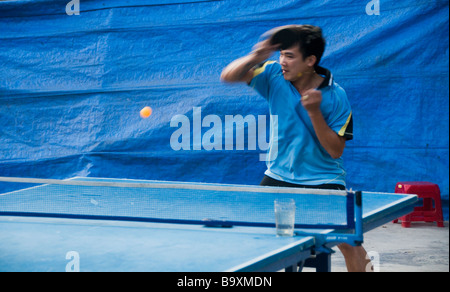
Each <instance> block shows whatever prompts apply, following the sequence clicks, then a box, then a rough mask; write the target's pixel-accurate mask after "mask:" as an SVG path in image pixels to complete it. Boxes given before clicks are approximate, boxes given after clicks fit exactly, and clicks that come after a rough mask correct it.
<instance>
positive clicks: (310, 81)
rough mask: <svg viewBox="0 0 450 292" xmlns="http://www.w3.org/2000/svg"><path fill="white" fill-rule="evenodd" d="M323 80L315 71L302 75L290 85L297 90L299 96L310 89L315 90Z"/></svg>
mask: <svg viewBox="0 0 450 292" xmlns="http://www.w3.org/2000/svg"><path fill="white" fill-rule="evenodd" d="M323 80H324V78H323V77H322V76H320V75H319V74H317V73H316V72H315V71H314V72H311V73H304V74H303V75H302V76H300V77H299V78H298V79H297V80H295V81H292V85H294V87H295V88H296V89H297V91H298V92H299V93H300V95H303V93H304V92H305V91H307V90H310V89H315V88H318V87H319V86H320V84H322V82H323Z"/></svg>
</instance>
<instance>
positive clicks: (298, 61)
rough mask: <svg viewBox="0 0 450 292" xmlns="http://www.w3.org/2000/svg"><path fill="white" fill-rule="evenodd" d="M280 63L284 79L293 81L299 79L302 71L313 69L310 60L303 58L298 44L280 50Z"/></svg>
mask: <svg viewBox="0 0 450 292" xmlns="http://www.w3.org/2000/svg"><path fill="white" fill-rule="evenodd" d="M280 64H281V68H282V70H283V76H284V79H286V80H288V81H291V82H294V81H296V80H298V79H299V78H300V77H301V75H302V73H305V72H310V71H311V70H312V67H311V64H310V60H308V58H306V60H304V59H303V55H302V53H300V50H299V45H298V44H297V45H294V46H292V47H290V48H287V49H286V50H281V51H280ZM312 65H314V64H312Z"/></svg>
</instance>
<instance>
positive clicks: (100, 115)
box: [0, 0, 449, 199]
mask: <svg viewBox="0 0 450 292" xmlns="http://www.w3.org/2000/svg"><path fill="white" fill-rule="evenodd" d="M77 3H79V7H80V12H79V15H77V14H76V13H75V14H73V12H75V10H76V8H77ZM378 4H379V5H378ZM66 8H67V9H66ZM448 8H449V2H448V0H426V1H425V0H404V1H394V0H382V1H376V0H375V1H369V0H365V1H361V0H347V1H337V0H332V1H330V0H277V1H267V0H216V1H213V0H209V1H208V0H128V1H125V0H108V1H94V0H80V1H71V2H70V3H69V1H68V0H65V1H54V0H53V1H44V0H36V1H1V2H0V70H1V78H0V176H22V177H40V178H69V177H74V176H93V177H119V178H141V179H156V180H177V181H201V182H219V183H239V184H241V183H243V184H259V182H260V180H261V178H262V176H263V172H264V170H265V163H264V161H260V154H261V153H264V152H265V151H264V149H263V147H262V146H261V145H259V144H257V146H256V149H254V148H252V149H251V147H250V143H248V142H247V141H248V140H252V139H253V140H255V139H256V140H257V139H258V138H259V139H260V138H261V136H263V138H265V136H264V134H265V133H264V131H260V132H258V133H256V135H257V136H258V137H255V136H252V134H251V133H250V132H251V131H250V130H249V129H247V128H249V127H250V126H249V124H244V126H243V127H245V128H246V130H245V132H244V135H245V137H244V138H245V141H246V142H245V145H244V146H245V147H244V149H241V148H239V147H237V142H236V138H235V139H233V140H232V141H230V140H229V139H228V140H227V139H226V134H225V133H229V132H230V131H233V127H232V128H231V129H230V128H229V127H227V125H226V123H225V121H226V116H227V115H231V116H238V115H241V116H243V117H246V116H251V117H254V118H255V120H256V123H258V125H257V126H258V127H259V128H261V129H262V128H263V127H261V121H260V120H258V116H265V117H267V123H268V110H267V105H266V101H265V100H264V99H263V98H261V97H259V96H258V95H257V93H256V92H254V91H252V90H251V89H250V88H248V87H247V86H245V85H229V84H223V83H221V82H220V80H219V77H220V73H221V70H222V69H223V68H224V67H225V66H226V65H227V64H228V63H229V62H231V61H232V60H234V59H236V58H238V57H241V56H243V55H245V54H247V53H249V52H250V51H251V49H252V46H253V45H254V44H255V43H256V42H257V41H258V39H259V36H260V35H261V34H262V33H264V32H265V31H267V30H269V29H271V28H273V27H275V26H280V25H285V24H293V23H295V24H306V23H308V24H314V25H318V26H321V27H322V28H323V30H324V34H325V36H326V39H327V49H326V52H325V55H324V58H323V62H322V65H323V66H324V67H327V68H329V69H330V70H331V71H332V72H333V73H334V75H335V78H336V80H337V81H338V83H340V84H341V85H342V86H343V87H344V88H345V89H346V91H347V94H348V96H349V99H350V102H351V104H352V107H353V114H354V134H355V138H354V140H352V141H350V142H348V143H347V148H346V150H345V154H344V159H345V166H346V168H347V171H348V177H347V182H348V187H352V188H353V189H362V190H370V191H385V192H393V191H394V188H395V184H396V182H398V181H431V182H435V183H437V184H438V185H439V186H440V188H441V192H442V195H443V197H444V198H447V199H448V193H449V85H448V83H449V77H448V66H449V62H448V60H449V58H448V55H449V45H448V44H449V42H448V40H449V39H448V38H449V30H448V28H449V22H448V19H449V9H448ZM67 12H69V14H73V15H68V13H67ZM276 57H277V56H276V55H275V56H274V58H276ZM146 105H148V106H151V107H152V108H153V111H154V112H153V114H152V116H151V117H150V118H148V119H142V118H141V117H140V116H139V111H140V109H141V108H142V107H144V106H146ZM194 108H197V110H199V111H200V112H201V116H199V115H197V122H195V121H194V120H195V117H194V114H193V113H194ZM179 115H184V116H185V117H186V118H187V120H188V121H189V122H190V125H189V128H188V130H189V131H190V132H189V131H188V132H187V134H190V136H187V135H184V136H175V138H174V132H175V131H177V130H180V131H181V124H178V123H175V121H176V120H177V117H178V118H179V117H180V116H179ZM208 115H211V116H215V117H218V118H216V121H217V119H219V121H218V122H221V123H222V124H221V125H220V124H219V125H218V126H217V123H216V124H209V123H206V121H205V117H206V116H208ZM171 121H172V122H173V124H172V126H171ZM199 121H200V122H199ZM201 122H204V123H205V124H203V125H202V124H201ZM199 125H200V126H201V128H199ZM219 126H221V127H220V129H221V130H219ZM241 126H242V125H237V126H236V129H235V130H234V131H235V132H234V135H235V136H236V137H237V136H238V134H237V132H238V128H239V127H241ZM196 127H197V128H196ZM212 128H214V131H213V130H211V129H212ZM184 129H186V128H184ZM199 129H200V130H201V132H198V130H199ZM261 129H260V130H261ZM196 130H197V132H196ZM210 130H211V131H210ZM211 133H214V135H210V134H211ZM171 138H172V144H171ZM182 139H185V140H183V141H184V143H188V145H189V146H190V147H189V150H188V149H180V150H176V149H174V148H176V147H174V146H173V145H175V144H176V143H181V142H182ZM211 139H212V140H211ZM208 143H210V144H211V143H213V144H214V143H216V144H214V145H215V147H216V148H213V149H212V150H209V148H208V147H205V146H208V145H210V144H208ZM230 144H231V145H230ZM226 146H227V147H226ZM220 148H221V149H220ZM230 148H231V150H230Z"/></svg>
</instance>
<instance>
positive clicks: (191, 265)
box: [0, 178, 417, 271]
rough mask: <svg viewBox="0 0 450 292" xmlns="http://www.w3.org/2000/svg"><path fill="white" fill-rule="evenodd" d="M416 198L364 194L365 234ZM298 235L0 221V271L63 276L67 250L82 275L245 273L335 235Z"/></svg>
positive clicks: (131, 224) (48, 220) (88, 222)
mask: <svg viewBox="0 0 450 292" xmlns="http://www.w3.org/2000/svg"><path fill="white" fill-rule="evenodd" d="M83 180H85V178H83ZM89 180H93V179H89ZM95 180H99V181H102V180H103V181H111V179H95ZM119 181H122V182H123V181H124V180H119ZM126 181H127V180H126ZM133 182H138V181H133ZM142 182H146V181H142ZM13 194H14V193H13ZM8 196H9V195H8ZM416 200H417V198H416V196H413V195H400V194H386V193H372V192H363V222H364V231H365V232H367V231H369V230H370V229H372V228H375V227H377V226H380V225H382V224H384V223H386V222H389V221H390V220H392V219H395V218H397V217H398V216H400V215H404V214H405V212H406V213H408V212H409V211H410V210H411V209H412V207H413V205H414V203H415V202H416ZM272 202H273V201H272ZM300 212H301V211H300ZM305 231H307V232H309V233H311V234H309V235H304V234H303V232H305ZM297 232H298V233H299V234H301V235H296V236H294V237H277V236H276V235H275V230H274V229H273V228H261V227H236V226H235V227H232V228H212V227H204V226H201V225H180V224H164V223H145V222H122V221H107V220H81V219H60V218H25V217H15V216H0V271H64V270H65V269H66V265H67V264H68V263H69V262H70V259H66V255H70V254H71V253H70V252H72V251H73V252H76V253H77V254H78V255H79V263H80V270H81V271H235V270H241V269H244V270H245V269H250V270H251V269H253V268H255V269H258V268H259V266H260V265H264V264H267V263H271V262H276V261H279V260H280V259H282V258H283V257H285V256H288V255H292V254H296V253H301V252H305V254H307V253H306V251H308V250H310V249H311V248H313V247H314V245H315V237H314V233H325V232H333V230H297Z"/></svg>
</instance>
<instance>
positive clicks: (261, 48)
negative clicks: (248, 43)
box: [250, 40, 280, 64]
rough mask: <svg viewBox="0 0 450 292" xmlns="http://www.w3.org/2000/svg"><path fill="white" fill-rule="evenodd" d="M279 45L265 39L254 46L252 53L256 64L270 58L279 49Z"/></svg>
mask: <svg viewBox="0 0 450 292" xmlns="http://www.w3.org/2000/svg"><path fill="white" fill-rule="evenodd" d="M279 47H280V45H279V44H276V45H272V44H271V43H270V40H265V41H262V42H259V43H257V44H256V45H255V46H254V47H253V51H252V52H251V54H250V55H252V56H253V60H254V61H255V62H256V64H260V63H262V62H264V61H265V60H267V59H269V58H270V57H271V56H272V55H273V53H274V52H275V51H277V50H278V48H279Z"/></svg>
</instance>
